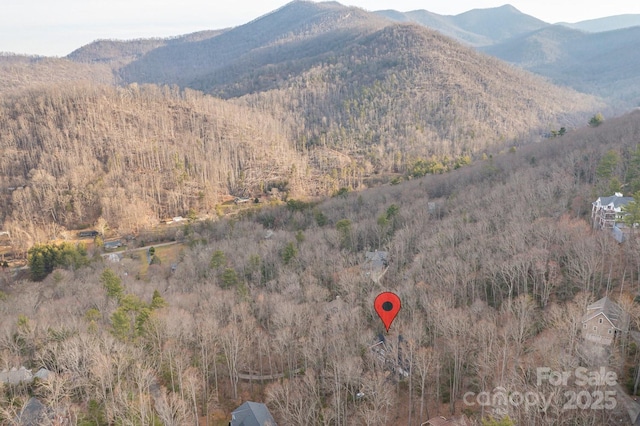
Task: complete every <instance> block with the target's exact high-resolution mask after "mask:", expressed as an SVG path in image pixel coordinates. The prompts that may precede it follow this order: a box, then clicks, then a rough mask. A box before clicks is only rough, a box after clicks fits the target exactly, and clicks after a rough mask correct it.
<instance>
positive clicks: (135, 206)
mask: <svg viewBox="0 0 640 426" xmlns="http://www.w3.org/2000/svg"><path fill="white" fill-rule="evenodd" d="M0 144H1V145H0V150H1V151H2V152H3V155H2V157H0V185H1V187H0V203H1V205H2V209H1V212H2V213H1V216H0V223H2V222H4V228H6V229H7V230H10V231H12V232H11V234H12V235H21V236H22V237H24V236H25V235H27V236H29V238H24V241H23V242H24V243H25V244H26V243H27V242H28V241H30V242H33V241H42V240H46V239H47V237H50V238H52V237H55V236H56V235H57V233H58V232H59V231H60V230H61V229H62V228H60V227H67V228H74V227H78V226H83V224H92V223H95V221H96V220H97V218H98V217H99V216H102V217H103V218H104V219H105V220H106V221H107V222H108V223H109V226H111V227H112V228H120V229H121V230H133V229H138V227H140V226H144V225H149V224H153V223H157V221H158V220H159V219H162V218H165V217H173V216H176V215H186V213H187V212H188V211H189V209H194V210H196V211H200V212H207V211H209V212H211V211H213V208H214V206H215V205H216V204H218V203H221V202H222V197H223V196H226V195H228V194H237V195H241V194H242V192H241V191H245V190H251V191H256V192H257V191H258V188H262V189H264V190H265V191H266V190H268V189H269V188H270V187H271V185H275V186H278V185H279V186H280V187H283V186H287V189H288V190H289V191H291V193H292V194H295V192H296V190H298V191H299V190H300V187H299V185H298V183H299V182H300V176H299V172H297V171H304V170H306V167H305V164H306V163H304V162H302V156H301V155H300V154H298V153H297V152H296V151H295V149H294V146H293V143H292V142H291V141H290V139H289V138H288V137H287V130H286V129H283V128H282V127H281V125H280V124H279V123H277V122H276V121H274V120H273V119H272V118H271V117H269V116H267V115H265V114H262V113H260V112H257V111H252V110H249V109H247V108H243V107H240V106H237V105H232V104H229V103H228V102H224V101H221V100H219V99H214V98H211V97H205V96H203V95H202V94H199V93H196V92H193V91H186V92H183V93H178V92H177V91H175V90H173V91H172V90H169V89H168V88H158V87H155V86H148V87H137V86H130V87H127V88H119V89H116V88H108V87H95V86H73V87H69V86H62V87H60V86H58V87H53V88H49V89H46V90H44V89H43V90H33V91H30V92H23V93H20V94H19V95H16V96H7V97H5V98H3V99H2V101H1V102H0ZM296 170H297V171H296ZM283 182H286V183H283ZM305 184H306V185H312V184H313V179H309V181H308V182H305ZM300 185H302V183H300ZM16 188H17V189H16ZM18 230H22V231H24V232H22V233H21V232H19V231H18Z"/></svg>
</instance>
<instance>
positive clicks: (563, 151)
mask: <svg viewBox="0 0 640 426" xmlns="http://www.w3.org/2000/svg"><path fill="white" fill-rule="evenodd" d="M129 90H131V89H129ZM83 93H85V92H83ZM144 93H145V92H144V90H141V92H133V93H131V92H129V91H128V90H126V89H122V90H118V91H113V92H111V91H109V92H100V91H96V92H94V93H93V94H90V95H85V96H94V97H99V96H102V97H107V99H110V102H112V104H113V107H112V108H110V111H115V112H113V114H115V116H116V117H117V118H118V119H120V120H124V121H126V120H127V118H128V116H127V111H126V106H127V105H128V104H127V102H128V101H127V96H132V97H134V98H135V97H136V96H139V97H142V98H143V99H144ZM77 96H80V95H79V94H78V95H77ZM167 96H168V95H167ZM55 99H56V97H55V96H52V97H49V98H46V97H45V98H43V103H42V104H41V106H40V108H41V111H45V112H46V111H47V102H52V101H53V100H55ZM196 101H197V100H190V99H188V98H184V99H182V100H181V101H180V102H178V101H173V102H175V104H174V106H173V107H172V108H171V109H170V110H171V111H175V112H174V114H177V115H180V114H185V115H186V117H189V114H188V111H192V110H189V109H186V112H185V110H184V109H183V110H181V108H186V107H187V106H188V105H192V108H193V105H194V104H195V102H196ZM87 104H90V103H83V105H87ZM115 106H117V107H115ZM200 107H202V106H200ZM210 107H211V108H216V107H218V105H216V104H212V105H210ZM29 113H30V112H29V111H28V110H27V111H24V112H23V114H29ZM69 113H74V114H78V116H80V114H82V117H84V118H85V119H86V120H91V114H96V115H97V114H100V112H99V111H95V112H93V113H91V112H90V111H82V112H80V111H78V112H71V111H69ZM104 113H105V112H102V114H104ZM39 116H42V117H46V119H49V120H55V119H56V118H55V115H50V114H46V113H45V114H39ZM43 119H44V118H43ZM154 119H155V118H154V117H148V120H154ZM16 122H17V123H19V122H20V120H16ZM160 123H162V121H160ZM194 123H196V124H197V123H198V121H197V118H194ZM196 124H194V126H195V128H196V129H197V126H196ZM96 125H97V124H96ZM256 125H260V123H256ZM262 125H263V126H265V127H266V128H268V125H269V122H268V121H266V122H265V123H264V124H262ZM140 129H141V130H139V131H140V132H141V133H140V137H143V136H144V137H147V138H148V139H150V140H153V138H154V137H156V138H157V137H158V135H154V134H146V135H144V133H142V132H143V131H144V129H145V127H144V126H140ZM233 129H234V128H233V127H231V129H225V130H226V131H233ZM221 131H223V130H222V129H221ZM14 133H15V134H16V138H17V139H20V138H19V134H20V128H19V127H18V128H16V129H15V131H14ZM267 134H268V133H267ZM113 137H114V138H117V135H114V136H113ZM639 137H640V116H639V115H638V113H637V112H635V113H633V114H630V115H627V116H625V117H622V118H620V119H611V120H607V121H605V123H604V124H602V125H601V126H599V127H597V128H588V127H585V128H583V129H581V130H576V131H573V132H569V133H568V134H566V135H564V136H562V137H557V138H553V139H548V140H545V141H543V142H540V143H537V144H530V145H527V146H524V147H521V148H518V149H517V150H515V152H505V153H503V154H501V155H494V156H492V157H489V158H486V159H485V160H478V161H475V162H474V163H473V164H472V165H470V166H468V167H464V168H461V169H459V170H455V171H452V172H450V173H447V174H443V175H430V176H427V177H425V178H422V179H413V180H411V181H408V182H404V183H401V184H398V185H386V186H381V187H379V188H375V189H368V190H363V191H357V192H348V193H345V194H342V195H340V196H336V197H333V198H330V199H328V200H326V201H323V202H321V203H303V202H290V203H288V204H286V205H281V206H262V207H260V208H256V209H253V210H251V213H249V214H246V215H245V216H243V217H238V218H235V219H232V220H227V219H223V220H218V221H215V222H211V221H208V222H202V223H198V224H191V225H185V227H184V228H183V229H182V232H183V233H184V235H185V239H186V244H185V247H184V249H183V251H182V253H181V255H180V260H179V262H178V263H177V268H176V270H175V272H171V270H170V267H169V265H165V264H161V265H151V266H150V268H149V271H148V272H147V274H146V276H145V277H142V278H141V277H136V275H135V274H134V273H131V272H132V268H133V267H134V265H135V262H134V260H132V259H127V258H125V259H123V261H122V262H120V263H106V262H105V261H102V260H100V259H96V260H94V261H93V262H91V263H90V265H89V266H88V267H84V268H81V269H78V270H75V271H72V270H56V271H54V272H53V273H52V274H50V275H49V276H48V277H47V278H46V279H45V280H44V281H43V282H40V283H33V282H29V281H18V282H11V280H10V278H8V277H7V276H6V274H5V277H4V279H5V281H7V282H6V283H5V285H4V287H3V288H4V289H3V292H2V293H1V295H2V300H1V301H0V316H1V317H2V318H3V321H2V326H1V327H2V332H1V334H0V361H1V362H2V365H3V367H4V366H7V367H9V366H20V365H25V366H27V367H30V368H33V369H37V368H40V367H46V368H48V369H49V370H51V371H52V372H54V373H55V374H54V375H53V377H52V378H50V379H47V380H45V381H41V382H36V383H35V384H32V385H28V386H24V387H9V386H5V387H4V389H3V392H2V400H1V403H0V406H1V407H2V413H3V414H2V415H3V416H4V418H5V419H12V418H14V416H15V413H16V412H18V411H19V410H20V408H21V406H22V404H23V403H24V402H25V400H26V399H27V397H28V395H29V394H34V395H37V396H38V397H40V398H41V399H42V400H43V401H45V402H46V404H47V405H49V406H50V407H52V409H53V410H55V413H57V414H58V415H59V416H61V417H65V418H68V419H72V422H77V424H83V425H89V424H91V425H102V424H160V423H162V424H174V425H186V424H195V422H196V419H200V424H209V425H214V424H226V423H225V422H227V421H228V418H229V417H228V415H229V414H228V413H229V412H230V411H231V410H232V409H234V408H235V407H236V406H237V405H239V403H240V402H241V401H243V400H247V399H252V400H258V401H264V402H266V403H267V404H268V407H269V408H270V409H271V411H272V413H273V415H274V416H275V417H276V419H277V420H278V421H279V424H284V425H312V424H318V425H320V424H327V425H329V424H331V425H354V424H358V425H359V424H363V425H365V424H366V425H385V424H387V425H390V424H408V425H419V424H421V423H422V422H424V421H425V420H426V419H427V418H428V417H432V416H435V415H445V416H448V415H450V414H451V413H453V412H455V413H458V414H459V413H461V412H462V413H465V414H467V415H468V416H470V417H471V418H473V419H476V420H478V419H480V418H481V417H482V416H488V414H489V413H488V412H487V411H483V410H481V409H480V408H481V407H477V406H475V407H469V406H465V405H464V404H463V402H462V398H463V395H464V394H465V393H466V392H469V391H473V392H476V393H478V392H481V391H485V390H488V391H491V390H493V389H495V388H497V387H502V388H505V389H508V390H511V391H514V390H517V391H519V392H525V391H538V392H540V391H545V392H546V391H548V389H546V388H545V389H543V388H541V387H540V386H537V384H536V380H535V371H536V368H537V367H539V366H547V367H550V368H552V369H553V370H556V371H567V370H573V369H575V368H576V367H577V366H580V365H584V363H585V359H586V354H585V352H584V351H585V348H584V345H582V344H581V343H580V342H581V338H580V318H581V317H582V315H583V313H584V309H585V307H586V305H587V304H588V303H590V302H591V301H593V300H595V299H596V298H599V297H600V296H602V295H604V294H605V293H607V292H608V294H609V295H610V296H611V297H612V298H614V299H615V300H617V301H618V303H619V304H620V305H621V306H622V307H623V309H625V310H626V311H627V312H628V313H629V314H630V315H631V317H632V318H633V320H634V321H635V322H636V323H637V321H638V317H639V315H638V307H637V305H636V304H635V303H634V301H633V298H634V296H635V295H636V294H637V292H638V290H639V289H640V262H639V259H638V256H637V253H638V250H639V249H640V247H639V246H638V244H639V243H640V240H639V239H637V238H635V237H633V238H631V239H630V240H629V241H628V242H626V243H624V244H622V245H619V244H618V243H616V242H615V240H614V239H613V238H611V237H610V236H609V235H607V234H605V233H602V232H596V231H594V230H592V228H591V226H590V223H589V214H590V205H591V201H593V200H594V197H596V196H597V195H600V194H601V193H608V191H609V187H610V186H611V185H612V182H613V184H615V180H618V181H619V182H623V183H624V182H625V179H626V177H628V176H632V175H633V168H634V167H636V165H635V164H634V162H633V161H631V159H633V158H635V157H634V155H636V156H637V155H638V154H637V149H638V146H637V141H638V140H639V139H638V138H639ZM66 138H67V137H66V136H64V137H63V136H62V135H61V136H60V138H59V139H58V140H59V142H55V143H60V144H62V143H66V142H64V141H65V139H66ZM74 140H77V141H78V142H76V143H77V145H71V146H72V147H75V148H74V149H77V150H78V151H77V153H78V155H82V146H81V143H80V141H81V140H82V137H81V135H78V138H74ZM274 142H275V141H274ZM21 143H34V144H35V143H37V141H35V140H32V141H30V140H28V139H25V140H21ZM52 143H54V142H52ZM98 146H99V145H98ZM135 148H136V147H135V146H128V150H131V152H128V153H127V155H126V156H125V154H124V152H123V153H122V154H119V153H118V152H115V153H110V155H112V156H113V158H116V159H117V158H120V160H119V161H116V160H113V163H114V164H113V165H112V167H119V169H118V170H120V172H121V173H123V174H124V173H127V169H128V168H132V167H136V165H137V164H139V165H144V162H145V161H164V160H160V159H162V158H164V157H165V156H166V154H165V152H164V151H163V150H161V149H158V150H156V151H155V152H154V151H152V152H151V153H144V152H138V151H135ZM282 149H283V150H284V149H286V146H283V148H282ZM612 151H613V152H614V153H615V154H617V158H618V159H619V161H617V162H615V163H613V164H609V165H608V167H609V171H610V173H603V167H604V166H603V164H604V163H603V159H604V158H605V157H606V155H607V154H608V153H611V152H612ZM152 153H153V154H154V155H151V154H152ZM634 153H635V154H634ZM182 154H183V155H188V154H189V153H182ZM238 155H241V152H240V151H239V152H238ZM155 156H157V158H159V159H158V160H154V158H156V157H155ZM168 156H169V157H171V156H170V155H168ZM182 158H184V157H182V156H180V157H179V158H177V159H176V160H175V161H176V162H179V161H180V160H181V159H182ZM125 159H126V161H128V162H129V163H126V162H125ZM60 161H65V159H64V158H58V159H56V158H50V159H48V160H47V162H44V164H51V165H52V167H53V169H51V170H52V171H53V172H54V171H55V164H57V163H58V162H60ZM136 161H139V163H136ZM172 161H173V160H172ZM110 164H111V163H110ZM232 164H233V163H232ZM84 166H85V167H92V166H91V164H87V165H84ZM95 166H98V165H95ZM3 167H9V165H8V164H6V163H5V165H4V166H3ZM79 167H80V166H79ZM192 167H193V169H197V167H196V165H195V164H194V165H193V166H192ZM229 167H232V166H229ZM229 170H232V169H229ZM79 176H81V174H79ZM44 178H45V177H43V179H44ZM110 178H113V179H116V178H117V174H116V175H115V176H111V177H110ZM140 179H147V177H144V176H142V177H141V178H140ZM149 179H152V177H149ZM96 184H97V183H96ZM105 187H108V186H107V185H105ZM151 187H152V186H151ZM134 194H136V192H134ZM150 195H151V196H153V194H150ZM133 200H135V199H133ZM134 205H135V204H134ZM43 212H46V210H43ZM268 231H271V232H270V233H268ZM376 249H377V250H385V251H388V253H389V258H390V265H389V269H388V270H387V272H386V274H385V275H384V276H383V277H382V278H381V279H380V280H378V282H374V281H373V280H372V279H371V278H370V277H368V276H366V274H364V273H363V270H362V268H361V266H362V264H363V262H364V252H365V251H372V250H376ZM384 290H392V291H395V292H396V293H397V294H398V295H399V296H400V297H401V299H402V302H403V308H402V310H401V312H400V314H399V316H398V318H397V319H396V321H395V322H394V324H393V325H392V328H391V330H390V332H389V333H388V334H385V333H384V328H383V326H382V323H381V322H380V321H379V319H378V318H377V316H376V314H375V313H374V312H373V299H374V297H375V296H376V295H377V294H378V293H379V292H381V291H384ZM379 335H384V336H385V338H386V340H387V346H386V350H385V352H384V353H381V352H380V351H379V350H378V349H376V348H378V346H379V345H375V344H376V343H377V341H378V337H377V336H379ZM637 355H638V354H637V352H636V350H635V346H634V345H632V344H630V343H629V342H628V341H625V340H624V339H621V340H619V341H618V342H617V343H616V345H615V347H614V348H613V349H612V351H611V356H610V358H609V359H608V361H607V362H608V364H609V365H610V366H611V368H613V369H614V370H615V371H617V372H618V377H619V378H620V380H619V382H620V384H621V385H624V384H625V383H626V382H627V381H628V380H631V381H633V377H631V376H633V369H632V368H631V370H630V369H629V366H630V365H631V366H633V365H637V358H636V357H637ZM630 377H631V378H630ZM561 397H562V395H560V401H562V398H561ZM508 408H509V411H508V412H507V413H506V414H508V415H509V417H510V418H511V419H512V420H514V421H515V422H516V423H517V424H528V425H557V424H588V425H602V424H613V423H614V422H616V424H620V423H618V422H621V421H623V422H626V421H627V417H625V416H626V413H624V410H622V409H618V410H562V409H561V408H562V404H552V405H551V406H550V408H549V409H548V410H547V411H546V412H543V411H541V410H540V409H539V407H527V408H525V407H524V406H516V407H514V406H509V407H508ZM622 424H626V423H622Z"/></svg>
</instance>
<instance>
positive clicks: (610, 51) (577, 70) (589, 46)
mask: <svg viewBox="0 0 640 426" xmlns="http://www.w3.org/2000/svg"><path fill="white" fill-rule="evenodd" d="M639 39H640V27H632V28H626V29H620V30H616V31H607V32H601V33H591V34H590V33H584V32H582V31H578V30H573V29H568V28H566V27H564V26H561V25H556V26H552V27H548V28H543V29H541V30H538V31H534V32H532V33H530V34H527V35H524V36H521V37H515V38H513V39H511V40H508V41H505V42H503V43H499V44H496V45H493V46H488V47H483V48H482V50H483V51H484V52H486V53H489V54H491V55H493V56H496V57H498V58H500V59H503V60H505V61H508V62H511V63H514V64H516V65H519V66H521V67H523V68H525V69H527V70H529V71H532V72H534V73H537V74H540V75H544V76H546V77H548V78H549V79H551V81H553V82H554V83H556V84H559V85H562V86H568V87H572V88H574V89H576V90H578V91H581V92H583V93H593V94H595V95H597V96H600V97H602V98H605V99H607V100H608V101H610V102H611V104H612V105H614V106H622V107H627V106H631V107H636V106H638V102H637V98H638V94H640V79H639V78H638V75H637V73H636V71H635V70H636V69H637V67H638V66H639V65H640V53H639V52H638V49H636V48H635V46H636V45H637V43H638V40H639Z"/></svg>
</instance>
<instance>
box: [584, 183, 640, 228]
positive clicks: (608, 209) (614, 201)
mask: <svg viewBox="0 0 640 426" xmlns="http://www.w3.org/2000/svg"><path fill="white" fill-rule="evenodd" d="M631 201H633V197H624V196H623V195H622V194H621V193H619V192H616V193H615V194H613V195H612V196H610V197H598V199H597V200H596V201H594V202H593V203H591V206H592V207H591V219H592V221H593V227H594V228H596V229H613V228H614V227H615V225H616V223H617V222H620V221H621V220H622V216H623V215H624V213H623V212H622V208H623V207H624V206H626V205H627V204H629V203H630V202H631Z"/></svg>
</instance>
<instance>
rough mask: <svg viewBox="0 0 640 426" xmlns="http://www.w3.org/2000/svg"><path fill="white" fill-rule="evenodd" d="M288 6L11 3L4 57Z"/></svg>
mask: <svg viewBox="0 0 640 426" xmlns="http://www.w3.org/2000/svg"><path fill="white" fill-rule="evenodd" d="M287 3H288V1H286V0H261V1H256V0H238V1H235V2H226V3H223V4H214V3H213V2H204V1H202V0H185V1H184V2H180V3H176V2H173V1H172V2H169V1H167V0H158V1H155V2H150V1H149V0H134V1H124V0H111V1H109V2H108V3H106V2H104V3H102V2H96V1H95V0H94V1H86V0H82V1H80V0H60V1H58V2H55V3H54V2H49V1H45V0H25V1H23V2H15V3H13V4H9V5H6V6H5V7H4V8H3V13H2V15H1V16H0V52H5V53H16V54H28V55H42V56H65V55H67V54H69V53H71V52H72V51H73V50H75V49H77V48H79V47H82V46H84V45H86V44H88V43H91V42H93V41H95V40H97V39H119V40H129V39H135V38H150V37H160V38H164V37H171V36H178V35H182V34H188V33H193V32H196V31H202V30H214V29H222V28H229V27H235V26H238V25H242V24H245V23H247V22H249V21H251V20H253V19H256V18H258V17H260V16H262V15H265V14H267V13H269V12H271V11H273V10H275V9H278V8H280V7H282V6H284V5H285V4H287ZM339 3H342V4H344V5H348V6H358V7H362V8H363V9H366V10H369V11H376V10H384V9H393V10H397V11H401V12H406V11H411V10H428V11H430V12H433V13H438V14H441V15H456V14H459V13H463V12H466V11H468V10H471V9H484V8H490V7H498V6H502V5H504V4H511V5H513V6H514V7H516V8H517V9H518V10H520V11H521V12H522V13H525V14H527V15H531V16H533V17H535V18H538V19H541V20H543V21H545V22H548V23H557V22H570V23H575V22H580V21H584V20H590V19H597V18H603V17H608V16H615V15H621V14H635V13H640V2H638V3H631V4H630V3H629V2H624V1H619V0H613V1H610V2H608V3H607V4H606V5H604V6H603V4H601V3H596V2H595V1H593V0H589V1H587V2H586V3H585V2H582V3H575V2H573V1H568V0H556V1H551V0H542V1H538V2H531V1H527V0H512V1H505V0H452V1H448V2H441V1H437V0H421V1H418V0H397V1H390V0H346V1H340V2H339Z"/></svg>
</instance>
